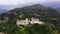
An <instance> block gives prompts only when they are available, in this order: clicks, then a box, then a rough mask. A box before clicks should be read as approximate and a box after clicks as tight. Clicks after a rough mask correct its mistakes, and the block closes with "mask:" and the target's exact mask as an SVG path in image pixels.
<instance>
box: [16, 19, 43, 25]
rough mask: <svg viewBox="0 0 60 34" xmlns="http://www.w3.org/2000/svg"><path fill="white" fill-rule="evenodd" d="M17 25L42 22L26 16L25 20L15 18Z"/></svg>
mask: <svg viewBox="0 0 60 34" xmlns="http://www.w3.org/2000/svg"><path fill="white" fill-rule="evenodd" d="M16 23H17V25H18V26H19V25H27V24H34V23H38V24H44V22H42V21H39V19H37V18H31V20H28V18H26V19H25V20H17V22H16Z"/></svg>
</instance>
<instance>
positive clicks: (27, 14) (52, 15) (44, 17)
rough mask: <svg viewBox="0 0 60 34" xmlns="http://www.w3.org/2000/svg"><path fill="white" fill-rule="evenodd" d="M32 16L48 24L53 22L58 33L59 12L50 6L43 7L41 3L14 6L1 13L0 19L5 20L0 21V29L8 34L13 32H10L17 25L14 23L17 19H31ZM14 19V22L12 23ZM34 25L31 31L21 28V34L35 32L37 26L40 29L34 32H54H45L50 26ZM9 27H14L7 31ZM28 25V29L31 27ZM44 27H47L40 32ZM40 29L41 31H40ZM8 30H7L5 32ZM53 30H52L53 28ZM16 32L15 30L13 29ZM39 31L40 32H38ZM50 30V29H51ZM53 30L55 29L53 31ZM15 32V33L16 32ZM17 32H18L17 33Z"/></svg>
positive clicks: (59, 30) (32, 33)
mask: <svg viewBox="0 0 60 34" xmlns="http://www.w3.org/2000/svg"><path fill="white" fill-rule="evenodd" d="M32 17H34V18H38V19H40V21H43V22H45V23H48V24H53V25H54V26H55V28H54V29H56V30H57V31H58V32H59V33H60V13H58V12H57V11H56V10H55V9H53V8H50V7H45V6H43V5H40V4H36V5H32V6H27V7H23V8H15V9H13V10H10V11H8V12H7V13H3V14H0V20H1V21H3V20H5V21H6V22H4V21H3V22H1V23H0V25H1V26H0V31H3V32H6V33H9V34H13V33H10V32H13V31H14V30H16V29H14V28H18V27H17V25H16V24H15V23H16V21H17V20H18V19H20V20H21V19H26V18H28V19H31V18H32ZM14 21H15V23H14ZM12 24H13V25H12ZM14 24H15V25H14ZM38 26H39V25H38ZM38 26H36V25H32V26H31V27H32V31H31V30H29V31H31V33H28V32H29V31H28V32H27V31H25V29H24V28H25V27H24V28H23V29H24V30H23V31H21V32H20V33H21V34H24V33H25V34H35V29H34V28H35V27H37V28H38V29H39V28H40V27H41V29H39V31H37V30H36V34H44V33H46V34H54V33H47V31H48V30H50V27H49V26H48V27H45V26H44V27H42V26H39V27H38ZM10 27H14V28H12V30H13V31H12V30H10V31H9V29H7V28H10ZM31 27H29V26H28V29H29V28H31ZM44 28H49V29H48V30H47V31H46V32H44V33H42V31H43V30H44ZM40 30H42V31H40ZM7 31H8V32H7ZM53 31H54V30H53ZM15 32H17V31H15ZM18 32H19V31H18ZM39 32H41V33H39ZM51 32H52V31H51ZM54 32H55V31H54ZM16 34H17V33H16ZM18 34H19V33H18Z"/></svg>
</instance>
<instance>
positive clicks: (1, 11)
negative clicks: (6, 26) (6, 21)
mask: <svg viewBox="0 0 60 34" xmlns="http://www.w3.org/2000/svg"><path fill="white" fill-rule="evenodd" d="M5 12H8V10H6V9H0V13H5Z"/></svg>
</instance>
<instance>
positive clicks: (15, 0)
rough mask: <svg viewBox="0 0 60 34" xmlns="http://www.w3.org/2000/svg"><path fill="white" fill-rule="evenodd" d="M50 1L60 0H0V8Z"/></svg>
mask: <svg viewBox="0 0 60 34" xmlns="http://www.w3.org/2000/svg"><path fill="white" fill-rule="evenodd" d="M51 2H60V0H0V8H2V9H10V8H15V7H17V6H18V5H21V6H22V5H26V4H28V5H30V4H36V3H40V4H44V3H51Z"/></svg>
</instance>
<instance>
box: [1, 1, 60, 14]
mask: <svg viewBox="0 0 60 34" xmlns="http://www.w3.org/2000/svg"><path fill="white" fill-rule="evenodd" d="M36 4H37V3H36ZM38 4H40V3H38ZM31 5H34V3H32V4H31V3H30V4H28V3H27V4H21V5H0V8H1V10H12V9H14V8H22V7H26V6H31ZM42 5H44V6H46V7H51V8H54V9H56V10H57V11H59V12H60V4H59V2H50V3H49V2H48V3H42ZM2 8H3V9H2ZM1 12H2V13H3V12H6V11H1Z"/></svg>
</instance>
